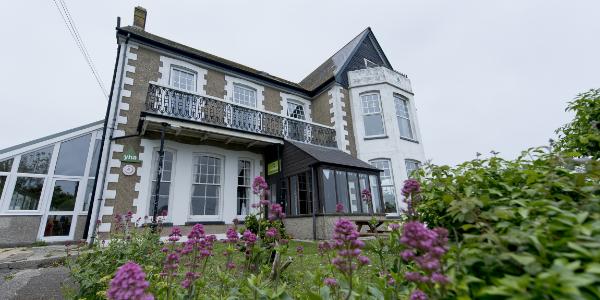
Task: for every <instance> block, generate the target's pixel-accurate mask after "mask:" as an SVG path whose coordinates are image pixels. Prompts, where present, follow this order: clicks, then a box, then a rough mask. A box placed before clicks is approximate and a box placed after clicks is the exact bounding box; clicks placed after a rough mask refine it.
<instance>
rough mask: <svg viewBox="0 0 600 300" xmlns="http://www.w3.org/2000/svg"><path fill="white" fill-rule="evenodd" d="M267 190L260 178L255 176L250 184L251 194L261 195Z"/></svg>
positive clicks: (267, 186) (266, 185)
mask: <svg viewBox="0 0 600 300" xmlns="http://www.w3.org/2000/svg"><path fill="white" fill-rule="evenodd" d="M268 188H269V185H268V184H267V182H266V181H265V179H264V178H263V177H262V176H256V177H255V178H254V181H253V182H252V192H253V193H254V194H256V195H258V194H261V193H262V192H263V191H265V190H266V189H268Z"/></svg>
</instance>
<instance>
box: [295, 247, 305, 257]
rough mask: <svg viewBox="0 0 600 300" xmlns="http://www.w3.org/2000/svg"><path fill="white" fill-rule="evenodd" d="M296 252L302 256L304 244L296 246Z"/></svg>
mask: <svg viewBox="0 0 600 300" xmlns="http://www.w3.org/2000/svg"><path fill="white" fill-rule="evenodd" d="M296 253H297V254H298V256H302V254H303V253H304V247H302V246H298V247H296Z"/></svg>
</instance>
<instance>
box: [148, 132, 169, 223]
mask: <svg viewBox="0 0 600 300" xmlns="http://www.w3.org/2000/svg"><path fill="white" fill-rule="evenodd" d="M167 126H168V124H167V123H162V127H161V129H160V149H159V150H158V166H157V168H156V186H155V187H154V206H153V207H154V211H153V212H152V225H151V227H152V232H156V228H157V227H158V195H159V194H160V183H161V181H162V168H163V160H164V158H165V129H166V128H167Z"/></svg>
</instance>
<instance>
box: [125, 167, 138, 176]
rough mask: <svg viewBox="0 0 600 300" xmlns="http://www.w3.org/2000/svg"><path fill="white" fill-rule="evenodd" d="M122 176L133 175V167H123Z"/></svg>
mask: <svg viewBox="0 0 600 300" xmlns="http://www.w3.org/2000/svg"><path fill="white" fill-rule="evenodd" d="M123 174H125V175H126V176H131V175H133V174H135V167H134V166H132V165H125V166H123Z"/></svg>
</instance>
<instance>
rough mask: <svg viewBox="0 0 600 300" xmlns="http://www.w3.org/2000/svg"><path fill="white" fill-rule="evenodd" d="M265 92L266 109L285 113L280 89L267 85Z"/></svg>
mask: <svg viewBox="0 0 600 300" xmlns="http://www.w3.org/2000/svg"><path fill="white" fill-rule="evenodd" d="M263 93H264V95H265V100H264V101H265V102H264V105H265V110H266V111H270V112H274V113H277V114H280V113H283V106H282V105H281V95H280V94H281V93H280V92H279V91H278V90H276V89H273V88H270V87H265V91H264V92H263Z"/></svg>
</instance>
